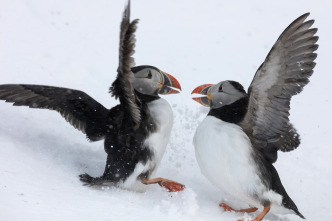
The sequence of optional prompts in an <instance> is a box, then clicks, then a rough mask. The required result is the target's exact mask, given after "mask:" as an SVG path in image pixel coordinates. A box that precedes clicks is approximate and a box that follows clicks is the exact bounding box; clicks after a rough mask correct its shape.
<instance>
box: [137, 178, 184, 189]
mask: <svg viewBox="0 0 332 221" xmlns="http://www.w3.org/2000/svg"><path fill="white" fill-rule="evenodd" d="M142 183H144V184H146V185H149V184H154V183H158V184H159V186H161V187H164V188H165V189H167V191H169V192H178V191H182V190H184V188H185V185H183V184H181V183H178V182H175V181H173V180H168V179H165V178H154V179H150V180H143V181H142Z"/></svg>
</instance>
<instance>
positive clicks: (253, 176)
mask: <svg viewBox="0 0 332 221" xmlns="http://www.w3.org/2000/svg"><path fill="white" fill-rule="evenodd" d="M194 146H195V153H196V159H197V162H198V164H199V166H200V168H201V172H202V174H203V175H204V176H205V177H206V178H207V179H208V180H210V182H211V183H213V184H214V185H215V186H217V187H219V188H220V189H221V190H222V191H223V192H225V193H227V194H229V195H231V196H233V197H234V198H237V199H238V200H241V201H243V202H247V203H248V204H251V205H255V206H259V205H260V204H259V202H258V201H257V199H256V198H255V197H254V196H255V195H259V196H263V194H264V193H265V192H268V190H267V189H266V187H265V186H264V185H263V184H262V182H261V179H260V178H259V176H258V174H257V173H256V171H255V170H256V165H255V163H254V162H253V158H252V156H251V154H252V147H251V143H250V140H249V138H248V137H247V135H246V134H245V133H244V132H243V130H242V128H241V127H239V126H237V125H236V124H232V123H227V122H224V121H222V120H219V119H217V118H215V117H212V116H207V117H206V118H205V119H204V121H203V122H202V123H201V124H200V125H199V126H198V128H197V130H196V134H195V136H194ZM279 200H280V197H279Z"/></svg>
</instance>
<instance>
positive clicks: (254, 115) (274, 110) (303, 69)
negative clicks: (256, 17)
mask: <svg viewBox="0 0 332 221" xmlns="http://www.w3.org/2000/svg"><path fill="white" fill-rule="evenodd" d="M308 16H309V13H306V14H304V15H302V16H300V17H299V18H297V19H296V20H295V21H293V22H292V23H291V24H290V25H289V26H288V27H287V28H286V29H285V30H284V31H283V32H282V34H281V35H280V36H279V38H278V40H277V41H276V42H275V44H274V45H273V47H272V49H271V50H270V52H269V53H268V55H267V57H266V59H265V61H264V62H263V63H262V65H261V66H260V67H259V68H258V70H257V72H256V73H255V76H254V78H253V80H252V82H251V84H250V86H249V88H248V92H246V91H245V89H244V87H243V86H242V85H241V84H240V83H239V82H236V81H232V80H226V81H221V82H219V83H217V84H204V85H201V86H198V87H196V88H195V89H194V90H193V91H192V94H200V96H201V97H194V98H193V99H194V100H195V101H197V102H198V103H200V104H202V105H204V106H207V107H209V108H210V110H209V112H208V114H207V116H206V118H205V119H204V120H203V121H202V122H201V123H200V124H199V126H198V127H197V129H196V132H195V135H194V138H193V143H194V147H195V155H196V160H197V162H198V165H199V167H200V170H201V173H202V174H203V175H204V176H205V177H206V178H207V179H208V180H209V181H210V182H211V183H212V184H214V185H215V186H216V187H218V188H219V189H221V190H222V191H223V192H224V193H226V194H227V195H229V196H231V197H232V198H233V199H235V200H237V201H241V202H243V203H245V204H248V205H249V206H248V208H233V207H231V206H230V205H227V204H226V203H225V202H221V203H220V204H219V206H220V207H222V208H223V209H224V210H225V211H235V212H246V213H250V212H255V211H257V210H258V208H261V209H263V210H262V211H261V212H260V213H259V214H258V215H257V217H255V218H254V219H253V220H254V221H259V220H262V219H263V218H264V216H265V215H266V214H267V213H268V212H269V211H271V212H273V213H275V214H296V215H298V216H299V217H301V218H303V219H304V216H303V215H302V214H301V213H300V212H299V210H298V208H297V206H296V205H295V203H294V202H293V200H292V199H291V198H290V197H289V195H288V194H287V192H286V190H285V188H284V187H283V185H282V183H281V180H280V177H279V175H278V172H277V170H276V168H275V167H274V166H273V163H275V162H276V160H277V158H278V151H282V152H289V151H292V150H295V149H296V148H297V147H298V146H299V145H300V136H299V134H298V133H297V131H296V129H295V128H294V126H293V125H292V124H291V123H290V121H289V110H290V100H291V98H292V96H293V95H296V94H298V93H300V92H301V91H302V89H303V87H304V86H305V85H307V84H308V82H309V77H310V76H311V75H312V74H313V68H314V67H315V65H316V63H315V62H314V60H315V59H316V57H317V54H316V53H314V52H315V51H316V50H317V48H318V45H317V44H316V42H317V41H318V36H316V35H315V34H316V32H317V28H311V26H312V24H313V23H314V20H308V21H305V20H306V18H307V17H308Z"/></svg>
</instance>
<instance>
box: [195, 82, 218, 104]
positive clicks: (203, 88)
mask: <svg viewBox="0 0 332 221" xmlns="http://www.w3.org/2000/svg"><path fill="white" fill-rule="evenodd" d="M212 85H213V84H203V85H200V86H198V87H196V88H195V89H194V90H193V91H192V92H191V94H202V95H205V96H203V97H193V98H192V99H193V100H194V101H196V102H198V103H200V104H201V105H203V106H206V107H210V100H211V99H212V98H211V93H209V92H208V90H209V89H210V87H211V86H212ZM206 95H208V96H206Z"/></svg>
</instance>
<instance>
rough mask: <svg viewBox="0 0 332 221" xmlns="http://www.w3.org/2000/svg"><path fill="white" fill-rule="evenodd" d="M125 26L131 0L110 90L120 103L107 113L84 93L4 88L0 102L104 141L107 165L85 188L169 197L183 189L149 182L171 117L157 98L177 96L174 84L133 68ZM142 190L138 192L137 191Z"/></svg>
mask: <svg viewBox="0 0 332 221" xmlns="http://www.w3.org/2000/svg"><path fill="white" fill-rule="evenodd" d="M137 23H138V19H135V20H133V21H132V22H130V1H128V2H127V4H126V6H125V9H124V12H123V17H122V21H121V25H120V45H119V66H118V69H117V76H116V79H115V81H114V82H113V83H112V85H111V87H110V88H109V92H110V94H111V96H113V97H115V98H116V99H119V101H120V104H118V105H116V106H114V107H113V108H111V109H106V108H105V107H104V106H103V105H102V104H100V103H98V102H97V101H96V100H94V99H93V98H92V97H90V96H89V95H88V94H86V93H84V92H83V91H79V90H73V89H68V88H62V87H53V86H42V85H28V84H4V85H0V99H1V100H5V101H6V102H11V103H13V105H14V106H28V107H30V108H40V109H49V110H55V111H57V112H59V113H60V114H61V116H62V117H64V118H65V119H66V120H67V122H68V123H70V124H71V125H72V126H73V127H74V128H76V129H78V130H80V131H81V132H83V133H84V134H85V135H86V137H87V139H88V140H89V141H99V140H104V149H105V152H106V153H107V160H106V166H105V170H104V173H103V174H102V175H101V176H99V177H92V176H90V175H88V174H81V175H79V177H80V180H81V181H82V182H83V183H84V184H85V185H111V186H118V187H123V188H129V189H134V190H135V189H141V187H143V188H144V186H145V185H142V184H146V185H148V184H159V185H160V186H162V187H163V188H165V189H166V190H168V191H170V192H176V191H181V190H183V189H184V185H183V184H181V183H178V182H175V181H172V180H169V179H165V178H152V177H153V176H154V174H155V172H156V169H157V168H158V166H159V164H160V161H161V159H162V157H163V154H164V152H165V148H166V146H167V143H168V140H169V137H170V133H171V129H172V124H173V112H172V109H171V106H170V105H169V103H168V102H167V101H166V100H164V99H163V98H161V97H160V96H159V95H168V94H177V93H179V90H181V86H180V84H179V82H178V81H177V80H176V78H174V77H173V76H172V75H170V74H168V73H166V72H163V71H161V70H160V69H158V68H156V67H154V66H150V65H142V66H134V58H133V57H132V55H133V54H134V48H135V42H136V39H135V31H136V29H137ZM139 186H141V187H139Z"/></svg>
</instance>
